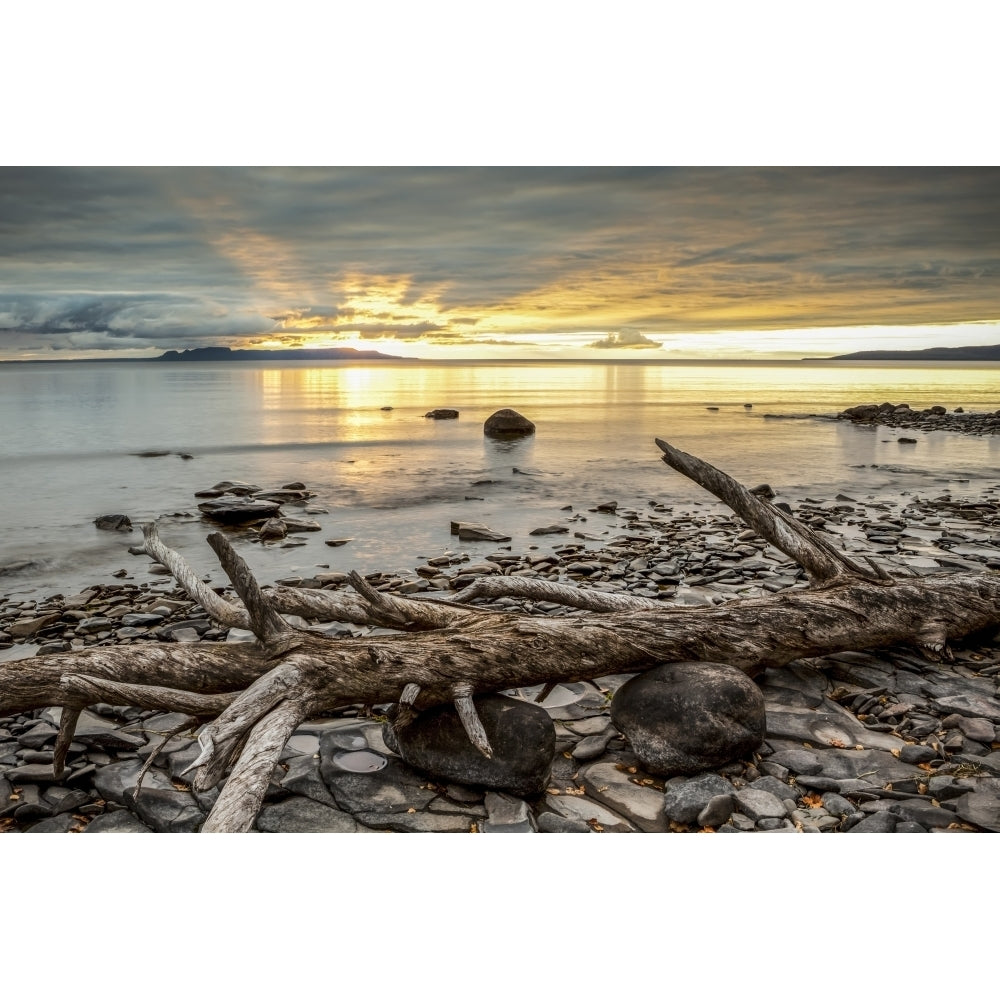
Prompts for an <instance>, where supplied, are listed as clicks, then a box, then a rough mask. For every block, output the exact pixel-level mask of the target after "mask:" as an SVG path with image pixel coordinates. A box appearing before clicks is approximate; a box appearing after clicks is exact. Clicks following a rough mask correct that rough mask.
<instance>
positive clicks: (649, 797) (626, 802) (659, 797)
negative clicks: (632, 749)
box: [580, 762, 667, 833]
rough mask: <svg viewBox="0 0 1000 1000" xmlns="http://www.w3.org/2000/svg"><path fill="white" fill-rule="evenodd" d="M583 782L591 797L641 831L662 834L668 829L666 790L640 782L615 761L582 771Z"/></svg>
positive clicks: (593, 765)
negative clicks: (665, 802)
mask: <svg viewBox="0 0 1000 1000" xmlns="http://www.w3.org/2000/svg"><path fill="white" fill-rule="evenodd" d="M580 781H581V782H582V783H583V787H584V788H585V789H586V790H587V795H588V796H590V798H592V799H595V800H596V801H598V802H602V803H604V804H605V805H606V806H608V807H609V808H611V809H613V810H614V811H615V812H616V813H619V814H621V815H622V816H624V817H625V818H626V819H628V820H629V822H631V823H633V824H635V826H637V827H639V829H640V830H643V831H644V832H646V833H662V832H663V831H664V830H666V829H667V817H666V814H665V812H664V809H663V792H661V791H659V790H658V789H656V788H652V787H650V786H647V785H640V784H638V783H637V782H636V781H634V780H632V775H630V774H628V773H627V772H625V771H619V770H618V768H617V767H616V766H615V765H614V764H611V763H607V762H605V763H599V764H591V765H590V766H589V767H587V768H585V769H584V770H582V771H581V772H580Z"/></svg>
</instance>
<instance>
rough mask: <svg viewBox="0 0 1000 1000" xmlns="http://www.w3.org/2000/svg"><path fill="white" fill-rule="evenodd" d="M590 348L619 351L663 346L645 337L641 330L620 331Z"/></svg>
mask: <svg viewBox="0 0 1000 1000" xmlns="http://www.w3.org/2000/svg"><path fill="white" fill-rule="evenodd" d="M587 346H588V347H597V348H600V349H602V350H607V349H611V348H613V349H618V348H623V347H627V348H637V349H642V348H649V347H654V348H659V347H662V346H663V345H662V344H661V343H660V342H659V341H656V340H650V339H649V337H647V336H645V334H643V333H642V332H640V331H639V330H629V329H624V330H618V331H616V332H614V333H609V334H608V335H607V336H606V337H605V338H604V339H603V340H595V341H594V342H593V343H592V344H588V345H587Z"/></svg>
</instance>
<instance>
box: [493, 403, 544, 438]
mask: <svg viewBox="0 0 1000 1000" xmlns="http://www.w3.org/2000/svg"><path fill="white" fill-rule="evenodd" d="M483 433H484V434H485V435H486V436H487V437H491V438H501V439H506V438H518V437H527V436H528V435H529V434H534V433H535V425H534V424H533V423H532V422H531V421H530V420H529V419H528V418H527V417H525V416H522V415H521V414H520V413H518V412H517V410H497V411H496V413H493V414H491V415H490V416H489V417H487V418H486V423H484V424H483Z"/></svg>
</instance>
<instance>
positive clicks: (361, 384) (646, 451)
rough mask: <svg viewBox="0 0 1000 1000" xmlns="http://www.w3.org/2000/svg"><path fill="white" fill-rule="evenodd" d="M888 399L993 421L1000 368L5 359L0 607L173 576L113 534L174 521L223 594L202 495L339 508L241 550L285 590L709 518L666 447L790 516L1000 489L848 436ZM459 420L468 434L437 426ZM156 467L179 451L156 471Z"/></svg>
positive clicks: (177, 542) (888, 439) (971, 454)
mask: <svg viewBox="0 0 1000 1000" xmlns="http://www.w3.org/2000/svg"><path fill="white" fill-rule="evenodd" d="M883 400H890V401H892V402H897V403H898V402H908V403H909V404H910V405H911V406H912V407H914V408H921V407H924V406H929V405H932V404H936V403H940V404H942V405H944V406H947V407H948V408H949V409H951V408H953V407H955V406H964V407H965V408H966V409H969V410H984V409H988V410H994V409H997V408H998V407H1000V365H997V364H986V363H980V364H968V365H955V364H952V365H939V364H927V363H924V364H912V363H908V364H904V363H896V364H892V365H883V366H876V365H867V364H859V363H842V362H826V363H773V362H771V363H744V364H733V363H712V364H703V363H699V364H695V363H679V362H673V363H667V364H662V363H657V364H651V363H642V362H639V363H629V362H624V363H604V364H589V363H565V362H563V363H551V364H550V363H537V362H534V363H505V364H496V363H477V364H465V363H461V364H460V363H445V364H442V363H434V364H431V363H426V364H425V363H420V362H416V363H381V364H378V365H364V364H340V365H328V366H325V367H314V366H310V365H308V364H304V363H300V364H283V365H280V366H269V365H266V364H263V363H249V364H247V363H235V364H234V363H231V364H192V363H180V364H164V363H155V362H149V363H146V362H142V363H123V364H109V363H86V362H79V363H75V362H74V363H64V364H26V365H0V428H2V436H0V476H2V481H3V490H2V494H0V495H2V497H3V501H2V513H3V517H2V519H0V592H6V593H18V594H23V595H25V596H28V595H31V594H48V593H53V592H56V591H61V592H64V593H65V592H72V591H74V590H78V589H80V587H81V586H83V585H84V584H86V583H91V582H112V580H113V578H112V576H111V574H112V573H113V572H115V571H116V570H118V569H121V568H124V569H126V570H127V571H128V572H129V574H130V575H132V576H134V578H135V580H136V581H139V582H142V581H146V580H148V581H155V580H156V579H158V578H157V577H153V576H150V575H149V574H148V573H147V572H146V569H145V565H146V563H145V560H144V559H143V560H140V559H137V558H136V557H133V556H130V555H129V554H128V553H127V551H126V550H127V548H128V546H129V545H130V544H132V545H134V544H138V543H139V541H140V538H139V532H138V529H137V530H136V531H134V532H132V534H131V535H129V534H119V533H112V532H104V531H97V530H96V529H95V528H94V526H93V519H94V518H95V517H97V516H98V515H100V514H106V513H125V514H128V516H129V517H130V518H131V519H132V521H133V523H135V524H137V525H138V524H139V523H141V522H143V521H146V520H158V522H159V526H160V534H161V536H162V537H163V538H164V540H165V541H166V542H167V543H168V544H170V545H172V546H174V547H177V548H178V549H180V550H181V551H182V552H184V554H185V555H186V557H187V558H189V560H190V561H191V562H192V563H193V564H194V565H195V566H196V568H198V569H199V571H200V572H205V573H206V574H208V573H211V574H213V579H216V578H218V577H219V575H220V574H219V571H218V568H217V565H216V563H215V561H214V556H213V555H212V553H211V551H210V550H209V549H208V546H207V545H206V544H205V542H204V538H205V535H206V534H207V533H208V531H210V530H212V529H211V526H209V525H207V524H206V523H205V522H203V521H201V520H200V518H198V516H197V514H198V512H197V501H196V500H195V498H194V495H193V494H194V493H195V491H197V490H199V489H204V488H206V487H210V486H212V485H214V484H215V483H216V482H217V481H219V480H223V479H232V480H242V481H248V482H253V483H256V484H258V485H260V486H261V487H276V486H280V485H282V484H284V483H287V482H292V481H295V480H299V481H303V482H305V483H306V485H307V486H308V487H309V488H310V489H312V490H314V491H315V492H316V493H317V496H316V498H315V500H314V501H313V503H314V504H316V505H319V506H322V507H325V508H327V510H328V511H329V513H328V514H324V515H317V516H316V520H318V521H319V522H320V523H321V524H322V526H323V531H322V532H316V533H310V534H308V535H302V536H301V537H302V539H304V540H305V543H306V544H305V545H303V546H302V547H299V548H282V547H281V546H280V545H268V546H263V545H259V544H250V543H249V542H247V541H245V540H244V541H240V542H238V545H239V547H240V550H241V552H242V553H243V554H244V556H245V558H247V559H248V561H249V562H250V564H251V566H252V567H253V568H254V569H255V570H256V571H257V572H258V573H259V574H260V576H261V578H262V580H263V581H265V582H268V581H272V580H274V579H278V578H280V577H283V576H289V575H296V574H299V575H312V574H313V573H314V572H317V567H323V568H330V569H333V570H346V569H350V568H357V569H359V570H361V571H363V572H374V571H376V570H386V571H396V570H402V569H412V567H413V566H414V565H417V564H418V563H419V562H421V561H423V559H425V558H428V557H431V556H434V555H440V554H441V553H442V552H444V551H447V550H449V549H453V548H456V547H457V540H456V539H455V538H454V536H451V535H450V534H449V523H450V521H452V520H469V521H482V522H485V523H487V524H489V525H490V526H491V527H493V528H495V529H496V530H500V531H503V532H504V533H505V534H509V535H511V536H512V539H513V541H512V543H511V544H512V545H513V547H514V548H515V549H523V548H527V546H528V545H530V544H540V545H542V544H544V545H545V546H550V545H552V544H558V543H559V542H560V541H565V540H566V536H550V537H548V538H543V539H538V538H532V537H531V536H529V534H528V533H529V532H530V531H531V529H532V528H536V527H539V526H541V525H546V524H551V523H553V522H555V521H561V520H563V519H565V518H566V517H567V516H568V514H567V512H566V511H563V510H562V509H561V508H563V507H564V506H565V505H568V504H572V505H574V508H575V510H576V511H577V512H579V513H582V514H583V515H584V516H586V517H587V518H588V520H587V522H586V523H584V522H578V523H576V524H574V525H572V526H571V527H572V528H573V529H575V530H585V531H588V532H597V533H599V532H601V531H603V530H605V529H609V528H610V527H611V526H613V525H615V524H617V523H619V522H617V521H616V519H615V518H613V517H610V516H606V515H598V514H593V513H588V511H587V508H588V507H592V506H594V505H595V504H597V503H601V502H604V501H608V500H617V501H618V502H619V504H620V505H622V506H623V507H627V506H634V505H645V504H646V503H647V502H648V501H649V500H655V501H658V502H662V503H667V504H689V503H694V502H703V503H709V504H713V503H714V502H715V501H714V498H712V497H710V496H708V494H706V493H704V491H702V490H701V489H700V488H698V487H696V486H694V485H693V484H691V483H689V482H688V481H687V480H685V479H684V478H683V477H681V476H679V475H678V474H676V473H674V472H673V471H671V470H670V469H668V468H667V467H666V466H665V465H664V464H663V463H662V462H661V461H660V452H659V449H658V448H657V447H656V445H655V443H654V439H655V438H656V437H660V438H663V439H664V440H667V441H669V442H670V443H671V444H673V445H675V446H677V447H679V448H682V449H683V450H685V451H688V452H691V453H693V454H697V455H699V456H700V457H702V458H704V459H706V460H707V461H710V462H712V463H713V464H715V465H717V466H719V467H720V468H722V469H724V470H725V471H727V472H729V473H731V474H732V475H734V476H736V477H737V478H739V479H742V480H743V481H744V482H746V483H748V484H749V485H754V484H756V483H759V482H763V481H767V482H769V483H770V484H771V485H772V486H773V487H774V488H775V489H776V490H778V491H779V493H781V494H782V495H783V496H784V497H785V498H787V499H795V498H801V497H804V496H808V495H810V494H814V495H815V494H817V493H818V494H820V495H833V494H834V493H836V492H838V491H846V492H848V493H851V492H861V493H863V494H865V495H868V494H872V493H876V492H881V491H886V490H897V491H901V490H907V491H911V492H920V491H929V490H938V491H940V490H941V489H942V488H943V487H945V486H948V487H949V488H953V489H956V490H961V489H969V490H973V491H977V492H978V489H979V488H980V487H981V486H983V485H992V484H994V483H996V482H997V481H998V476H1000V440H998V439H997V438H996V437H991V438H977V437H967V436H964V435H957V434H948V433H944V432H935V433H932V434H923V433H921V434H919V442H918V444H917V445H915V446H912V445H911V446H900V445H899V444H898V443H897V440H896V439H897V438H898V437H899V436H900V435H901V434H910V436H912V434H911V433H910V432H901V431H896V430H890V429H887V428H877V429H862V428H858V427H854V426H851V425H849V424H846V423H844V422H839V421H836V420H833V419H830V418H832V417H833V416H834V415H835V414H836V413H837V412H838V411H839V410H840V409H843V408H844V407H846V406H850V405H854V404H856V403H861V402H881V401H883ZM746 403H749V404H751V405H752V408H751V409H747V408H745V406H744V404H746ZM446 406H447V407H454V408H456V409H458V410H460V412H461V416H460V417H459V419H458V420H443V421H436V420H428V419H425V418H424V416H423V414H424V413H425V412H427V411H428V410H431V409H434V408H436V407H446ZM507 406H509V407H513V408H514V409H517V410H519V411H520V412H522V413H524V414H525V415H526V416H527V417H529V418H530V419H531V420H533V421H534V422H535V424H536V425H537V433H536V434H535V436H534V437H532V438H528V439H525V440H522V441H519V442H513V443H498V442H493V441H490V440H488V439H486V438H484V436H483V433H482V425H483V421H484V420H485V419H486V417H488V416H489V414H490V413H492V412H493V411H494V410H496V409H499V408H501V407H507ZM383 407H392V409H389V410H387V409H383ZM708 407H718V409H717V410H715V409H713V410H709V409H708ZM797 418H798V419H797ZM149 451H153V452H167V454H166V455H160V456H159V457H140V453H142V452H149ZM181 455H190V456H191V458H182V457H181ZM515 470H516V471H515ZM285 510H286V511H287V512H289V513H292V512H295V513H299V514H301V513H302V512H301V510H298V509H297V508H295V507H286V508H285ZM345 537H349V538H351V539H352V541H351V542H349V543H348V544H346V545H344V546H342V547H340V548H330V547H328V546H325V545H324V539H328V538H345ZM495 548H496V546H495V545H493V544H490V543H473V544H464V543H463V545H462V549H463V550H465V551H469V552H470V553H472V554H473V555H476V554H478V555H483V554H486V553H488V552H491V551H493V550H494V549H495ZM19 564H23V565H22V566H21V568H20V569H17V568H16V567H17V566H18V565H19Z"/></svg>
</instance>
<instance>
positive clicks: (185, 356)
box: [150, 347, 409, 361]
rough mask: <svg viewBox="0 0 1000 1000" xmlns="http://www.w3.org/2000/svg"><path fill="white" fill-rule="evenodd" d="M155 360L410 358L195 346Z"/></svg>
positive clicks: (342, 350) (336, 350)
mask: <svg viewBox="0 0 1000 1000" xmlns="http://www.w3.org/2000/svg"><path fill="white" fill-rule="evenodd" d="M150 360H152V361H407V360H409V359H408V358H401V357H397V356H396V355H394V354H382V352H381V351H358V350H356V349H355V348H353V347H312V348H310V347H293V348H287V349H284V350H278V351H263V350H236V351H234V350H233V349H232V348H230V347H192V348H189V349H188V350H186V351H167V352H166V353H164V354H161V355H160V356H159V357H158V358H152V359H150Z"/></svg>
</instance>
